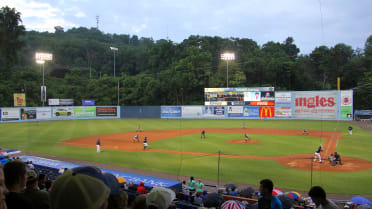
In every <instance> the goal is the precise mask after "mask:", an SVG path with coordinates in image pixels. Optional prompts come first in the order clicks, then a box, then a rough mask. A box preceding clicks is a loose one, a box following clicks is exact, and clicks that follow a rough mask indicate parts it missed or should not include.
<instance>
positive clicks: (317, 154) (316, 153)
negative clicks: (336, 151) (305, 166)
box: [314, 145, 323, 163]
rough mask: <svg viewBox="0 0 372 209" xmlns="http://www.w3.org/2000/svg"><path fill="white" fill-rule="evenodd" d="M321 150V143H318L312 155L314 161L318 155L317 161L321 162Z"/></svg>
mask: <svg viewBox="0 0 372 209" xmlns="http://www.w3.org/2000/svg"><path fill="white" fill-rule="evenodd" d="M321 151H323V150H322V145H320V146H319V147H318V149H317V150H316V151H315V153H314V154H315V156H314V162H315V161H316V158H317V157H318V158H319V162H320V163H321V162H322V157H321V156H320V152H321Z"/></svg>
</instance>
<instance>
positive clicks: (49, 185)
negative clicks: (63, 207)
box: [44, 179, 53, 192]
mask: <svg viewBox="0 0 372 209" xmlns="http://www.w3.org/2000/svg"><path fill="white" fill-rule="evenodd" d="M52 184H53V182H52V181H51V180H50V179H48V180H46V182H45V188H44V191H46V192H50V188H51V187H52Z"/></svg>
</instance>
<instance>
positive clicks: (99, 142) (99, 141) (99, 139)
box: [96, 137, 101, 153]
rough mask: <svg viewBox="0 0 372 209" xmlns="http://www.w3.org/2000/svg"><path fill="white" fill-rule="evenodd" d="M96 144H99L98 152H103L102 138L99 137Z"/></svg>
mask: <svg viewBox="0 0 372 209" xmlns="http://www.w3.org/2000/svg"><path fill="white" fill-rule="evenodd" d="M96 146H97V153H100V152H101V138H100V137H98V139H97V143H96Z"/></svg>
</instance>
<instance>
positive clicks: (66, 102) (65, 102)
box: [59, 99, 74, 105]
mask: <svg viewBox="0 0 372 209" xmlns="http://www.w3.org/2000/svg"><path fill="white" fill-rule="evenodd" d="M59 105H74V100H73V99H60V100H59Z"/></svg>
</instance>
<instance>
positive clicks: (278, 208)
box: [258, 179, 283, 209]
mask: <svg viewBox="0 0 372 209" xmlns="http://www.w3.org/2000/svg"><path fill="white" fill-rule="evenodd" d="M273 188H274V184H273V182H272V181H271V180H270V179H263V180H261V181H260V193H261V195H260V196H259V197H258V209H283V206H282V203H281V202H280V200H279V199H278V197H277V196H273V194H272V192H273Z"/></svg>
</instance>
